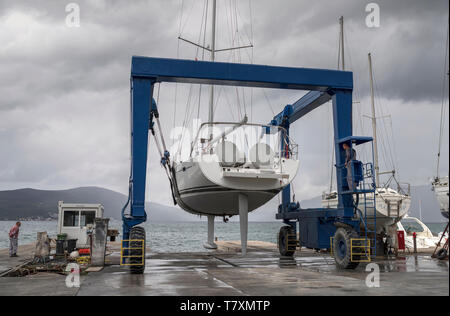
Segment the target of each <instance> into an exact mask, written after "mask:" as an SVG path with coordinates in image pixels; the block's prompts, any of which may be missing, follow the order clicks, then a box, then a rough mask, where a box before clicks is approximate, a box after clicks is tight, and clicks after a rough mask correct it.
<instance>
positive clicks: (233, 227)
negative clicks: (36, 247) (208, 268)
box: [0, 220, 283, 252]
mask: <svg viewBox="0 0 450 316" xmlns="http://www.w3.org/2000/svg"><path fill="white" fill-rule="evenodd" d="M14 224H15V221H0V249H2V248H7V247H9V238H8V232H9V230H10V229H11V227H12V226H13V225H14ZM282 225H283V224H282V223H281V222H250V223H249V226H248V240H259V241H268V242H273V243H276V240H277V234H278V230H279V229H280V227H281V226H282ZM144 227H145V230H146V233H147V245H148V246H149V247H150V249H151V250H152V252H197V251H205V248H203V243H204V242H205V241H206V236H207V223H206V222H203V221H198V222H170V223H150V222H146V223H144ZM109 228H114V229H118V230H119V232H120V234H122V223H121V221H118V220H111V221H110V223H109ZM43 231H46V232H47V233H48V235H49V236H50V237H51V238H55V237H56V234H57V222H56V221H24V222H22V226H21V227H20V235H19V245H20V244H27V243H31V242H35V241H36V234H37V232H43ZM215 236H216V237H217V238H218V240H240V232H239V222H228V223H224V222H222V221H218V220H217V221H216V222H215ZM119 238H120V236H119Z"/></svg>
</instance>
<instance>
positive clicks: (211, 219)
mask: <svg viewBox="0 0 450 316" xmlns="http://www.w3.org/2000/svg"><path fill="white" fill-rule="evenodd" d="M203 247H205V248H206V249H217V245H216V243H215V242H214V215H208V241H207V242H205V243H204V244H203Z"/></svg>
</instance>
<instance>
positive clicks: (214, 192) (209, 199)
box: [174, 161, 281, 216]
mask: <svg viewBox="0 0 450 316" xmlns="http://www.w3.org/2000/svg"><path fill="white" fill-rule="evenodd" d="M174 172H175V179H176V182H177V183H176V184H177V188H176V190H174V196H175V200H176V201H177V203H178V204H179V205H180V207H181V208H183V209H184V210H185V211H187V212H189V213H193V214H197V215H214V216H232V215H238V214H239V204H238V203H239V200H238V197H239V194H240V193H244V194H245V195H247V197H248V211H249V212H251V211H253V210H255V209H257V208H258V207H260V206H262V205H264V204H265V203H267V202H268V201H269V200H271V199H272V198H273V197H274V196H275V195H276V194H278V193H279V192H280V190H281V188H278V189H277V188H274V189H268V190H254V189H253V190H251V189H250V190H242V189H233V188H228V187H224V186H220V185H217V184H216V183H214V182H212V181H210V180H209V179H208V178H207V177H206V176H205V175H204V173H203V172H202V169H201V168H200V166H199V163H198V162H195V161H188V162H182V163H179V164H177V166H176V167H175V170H174Z"/></svg>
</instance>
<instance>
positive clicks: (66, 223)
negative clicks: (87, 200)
mask: <svg viewBox="0 0 450 316" xmlns="http://www.w3.org/2000/svg"><path fill="white" fill-rule="evenodd" d="M103 212H104V208H103V205H101V204H73V203H64V202H63V201H59V202H58V234H67V239H77V247H85V246H89V239H88V232H89V231H92V228H93V227H94V219H95V218H103Z"/></svg>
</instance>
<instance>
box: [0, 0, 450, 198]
mask: <svg viewBox="0 0 450 316" xmlns="http://www.w3.org/2000/svg"><path fill="white" fill-rule="evenodd" d="M69 2H70V1H61V0H58V1H56V0H55V1H40V0H34V1H19V0H2V1H1V2H0V43H1V45H0V148H1V150H0V166H1V167H0V190H7V189H16V188H22V187H33V188H39V189H64V188H72V187H77V186H91V185H95V186H102V187H105V188H109V189H113V190H116V191H119V192H122V193H126V192H127V188H128V175H129V168H130V139H129V138H130V131H129V129H130V124H129V121H130V120H129V76H130V61H131V56H132V55H143V56H159V57H170V58H176V57H179V58H185V59H193V58H195V57H197V58H199V59H201V58H202V54H201V51H197V49H196V48H195V47H193V46H191V45H189V44H187V43H184V42H180V41H178V40H177V37H178V36H179V35H181V36H182V37H185V38H187V39H189V40H192V41H194V42H201V43H202V42H203V36H202V34H200V33H199V31H200V29H201V25H202V10H203V8H204V4H205V2H204V1H203V0H195V1H194V0H184V1H180V0H177V1H175V0H174V1H168V0H161V1H143V0H134V1H125V0H123V1H118V0H111V1H106V0H105V1H100V0H95V1H94V0H92V1H88V0H85V1H81V0H80V1H76V3H77V4H78V5H79V7H80V26H79V27H69V26H68V25H67V24H66V17H67V15H68V14H69V13H67V12H66V11H65V8H66V5H67V4H68V3H69ZM217 2H218V20H217V29H218V31H217V48H226V47H229V46H233V45H238V44H239V45H247V44H249V43H252V44H253V45H254V48H253V49H246V50H241V51H239V52H237V51H233V52H232V53H230V52H224V53H218V56H217V59H218V60H221V61H233V62H253V63H257V64H271V65H283V66H295V67H311V68H332V69H336V67H337V60H338V58H337V56H338V55H337V54H338V36H339V24H338V19H339V16H341V15H343V16H344V18H345V59H346V68H347V69H348V70H352V71H354V81H355V93H354V101H356V102H357V103H355V104H354V106H355V111H354V126H355V134H363V135H371V130H370V122H369V120H368V119H367V118H364V117H363V115H369V114H370V103H369V81H368V78H369V74H368V62H367V53H368V52H371V53H372V57H373V66H374V75H375V82H376V103H377V110H378V111H379V112H378V113H377V115H379V116H384V115H388V114H390V115H391V116H390V118H385V119H383V120H381V121H380V125H379V127H380V131H379V133H380V138H381V140H380V141H383V145H381V150H380V159H381V160H382V165H381V168H382V169H390V168H392V165H393V164H395V167H396V168H397V171H398V176H399V178H400V180H401V181H402V182H409V183H411V184H413V185H420V184H427V183H429V179H430V178H431V177H433V176H434V175H435V173H436V171H435V169H436V157H437V149H438V135H439V120H440V106H441V102H442V87H443V77H444V59H445V58H444V55H445V41H446V34H447V25H448V24H447V23H448V1H447V0H429V1H423V0H416V1H411V0H395V1H394V0H389V1H388V0H386V1H377V3H378V4H379V7H380V27H378V28H368V27H367V26H366V23H365V19H366V16H367V14H368V13H367V12H365V7H366V4H367V3H369V1H351V0H347V1H342V0H339V1H338V0H334V1H306V0H305V1H303V0H302V1H300V0H291V1H273V0H257V1H256V0H250V1H248V0H239V1H237V2H236V1H228V0H227V1H225V0H218V1H217ZM230 4H231V6H230ZM210 18H211V17H210V16H209V17H208V24H209V23H210ZM180 21H181V23H180ZM208 29H209V25H208ZM236 31H237V33H236ZM233 39H234V40H233ZM199 40H200V41H199ZM205 44H206V45H209V44H210V40H209V30H208V31H207V34H206V37H205ZM204 58H205V59H208V58H209V56H208V55H205V56H204ZM193 89H194V90H193V91H194V92H193V96H192V98H191V102H190V103H189V102H188V99H189V98H188V93H189V90H190V86H189V85H178V86H175V85H174V84H162V85H161V88H160V92H159V111H160V113H161V120H162V123H163V125H164V134H165V136H166V138H167V139H168V138H169V133H170V130H171V128H172V127H173V126H174V125H173V122H174V115H175V114H176V115H175V125H180V124H182V122H183V120H184V117H185V111H186V107H187V104H188V103H189V104H190V113H194V114H193V116H192V114H191V118H193V117H195V116H196V113H197V104H198V102H197V101H195V100H198V86H195V87H194V88H193ZM175 91H176V93H175ZM207 91H208V90H207V89H206V87H203V93H202V98H201V103H200V104H201V105H200V113H201V115H200V116H201V118H202V119H203V121H205V120H206V117H207V114H206V106H207ZM217 91H218V92H217V93H216V97H217V100H216V102H217V111H216V113H215V115H216V118H220V120H230V119H233V118H234V119H236V118H239V117H240V116H242V115H243V114H244V113H247V114H248V115H249V117H250V120H251V121H253V122H259V123H267V122H269V121H270V119H271V118H272V117H273V114H274V113H278V112H279V111H280V110H282V108H283V107H284V106H285V105H286V104H287V103H292V102H294V101H295V100H297V99H298V98H299V97H300V96H301V95H302V94H303V93H302V92H298V91H284V90H267V91H265V92H263V91H262V89H253V90H251V89H239V90H238V93H240V94H239V98H238V97H237V94H236V90H235V89H233V88H226V89H222V90H221V89H220V88H218V89H217ZM175 96H176V97H175ZM446 99H447V100H448V93H447V94H446ZM192 100H194V101H192ZM239 104H240V110H237V109H238V107H239ZM244 104H245V106H244ZM446 108H447V112H446V118H445V128H446V129H445V132H444V135H445V137H444V139H443V148H442V154H441V155H442V162H441V174H442V175H444V174H448V143H449V141H448V101H447V103H446ZM331 131H332V122H331V113H330V106H329V105H325V106H323V107H321V108H320V109H318V110H316V111H314V112H313V113H311V114H310V115H309V116H308V117H305V118H303V119H302V120H300V121H298V122H297V123H296V124H295V126H293V128H292V132H291V135H292V137H293V138H294V140H295V141H296V142H297V143H298V144H299V147H300V159H301V167H300V171H299V173H298V175H297V177H296V179H295V181H294V189H295V191H296V194H297V198H299V199H308V198H311V197H314V196H317V195H320V194H321V193H322V191H324V190H326V188H327V187H328V185H329V177H330V176H329V174H330V164H331V162H330V160H331V152H332V151H331V137H332V134H331ZM169 143H170V141H169ZM150 144H151V145H150V154H149V166H148V188H147V192H148V195H147V199H148V200H151V201H154V202H159V203H163V204H168V205H170V204H171V197H170V189H169V184H168V181H167V179H166V176H165V174H164V172H163V170H162V169H161V168H160V167H159V158H158V155H157V152H156V150H155V147H154V142H153V140H152V141H151V143H150Z"/></svg>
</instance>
